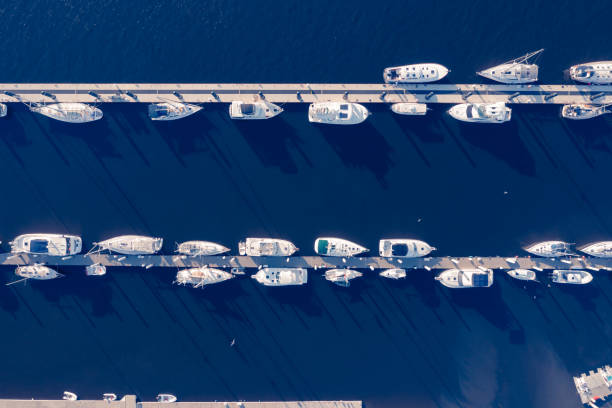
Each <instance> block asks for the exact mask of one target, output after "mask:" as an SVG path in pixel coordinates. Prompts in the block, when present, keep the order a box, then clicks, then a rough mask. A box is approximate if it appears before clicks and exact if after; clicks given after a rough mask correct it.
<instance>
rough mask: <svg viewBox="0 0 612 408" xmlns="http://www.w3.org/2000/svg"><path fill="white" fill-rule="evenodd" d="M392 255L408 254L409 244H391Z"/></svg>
mask: <svg viewBox="0 0 612 408" xmlns="http://www.w3.org/2000/svg"><path fill="white" fill-rule="evenodd" d="M391 255H393V256H406V255H408V245H406V244H393V245H391Z"/></svg>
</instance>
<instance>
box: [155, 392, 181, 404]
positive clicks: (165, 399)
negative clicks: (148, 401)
mask: <svg viewBox="0 0 612 408" xmlns="http://www.w3.org/2000/svg"><path fill="white" fill-rule="evenodd" d="M155 399H156V400H157V402H159V403H162V404H169V403H172V402H176V397H175V396H174V395H172V394H157V397H156V398H155Z"/></svg>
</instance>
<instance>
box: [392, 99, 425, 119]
mask: <svg viewBox="0 0 612 408" xmlns="http://www.w3.org/2000/svg"><path fill="white" fill-rule="evenodd" d="M427 110H428V109H427V104H426V103H413V102H398V103H394V104H392V105H391V111H393V113H397V114H398V115H408V116H423V115H425V114H426V113H427Z"/></svg>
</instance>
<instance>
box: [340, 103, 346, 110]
mask: <svg viewBox="0 0 612 408" xmlns="http://www.w3.org/2000/svg"><path fill="white" fill-rule="evenodd" d="M340 110H348V105H347V104H345V103H343V104H342V105H340Z"/></svg>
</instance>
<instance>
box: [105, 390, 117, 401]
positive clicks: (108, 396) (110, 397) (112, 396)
mask: <svg viewBox="0 0 612 408" xmlns="http://www.w3.org/2000/svg"><path fill="white" fill-rule="evenodd" d="M102 400H104V401H106V402H113V401H116V400H117V394H113V393H112V392H107V393H106V394H102Z"/></svg>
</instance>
